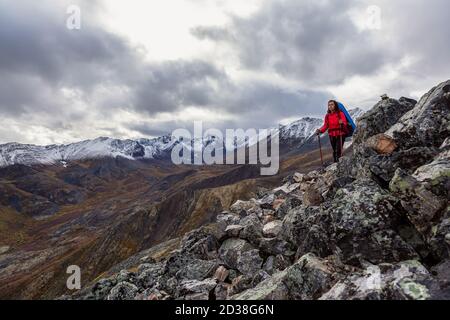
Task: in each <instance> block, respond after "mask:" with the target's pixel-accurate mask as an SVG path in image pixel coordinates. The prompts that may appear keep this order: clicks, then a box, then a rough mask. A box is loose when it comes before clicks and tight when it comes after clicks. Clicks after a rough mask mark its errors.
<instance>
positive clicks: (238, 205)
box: [230, 200, 257, 216]
mask: <svg viewBox="0 0 450 320" xmlns="http://www.w3.org/2000/svg"><path fill="white" fill-rule="evenodd" d="M255 206H257V204H256V202H255V201H254V200H250V201H242V200H238V201H236V202H235V203H234V204H233V205H231V207H230V211H231V212H232V213H234V214H237V215H240V216H245V215H246V212H247V211H248V210H250V209H252V208H254V207H255Z"/></svg>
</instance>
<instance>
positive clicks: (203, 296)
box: [177, 279, 217, 300]
mask: <svg viewBox="0 0 450 320" xmlns="http://www.w3.org/2000/svg"><path fill="white" fill-rule="evenodd" d="M216 285H217V282H216V280H214V279H205V280H203V281H198V280H185V281H182V282H181V283H180V286H179V288H178V290H177V296H178V297H184V298H185V299H186V300H208V299H209V296H210V294H211V291H213V290H214V289H215V287H216Z"/></svg>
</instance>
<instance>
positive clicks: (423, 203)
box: [389, 169, 450, 234]
mask: <svg viewBox="0 0 450 320" xmlns="http://www.w3.org/2000/svg"><path fill="white" fill-rule="evenodd" d="M449 179H450V178H449ZM389 188H390V190H391V191H392V192H394V193H395V194H397V195H398V196H399V197H400V198H401V200H402V205H403V208H404V209H405V210H406V211H407V212H408V218H409V219H410V220H411V222H412V223H413V224H414V225H415V226H416V228H417V230H419V231H420V232H422V233H423V234H426V233H427V231H428V230H429V228H430V227H431V225H432V224H431V221H433V220H434V219H435V218H436V215H438V214H440V213H441V212H442V210H444V209H445V208H446V207H447V204H448V201H447V195H445V196H439V195H436V194H435V193H433V191H432V188H431V186H430V185H428V184H427V183H421V182H419V181H418V180H416V179H415V178H414V177H413V176H410V175H408V174H407V173H406V172H404V171H403V170H401V169H398V170H397V171H396V173H395V176H394V178H393V179H392V181H391V183H390V185H389Z"/></svg>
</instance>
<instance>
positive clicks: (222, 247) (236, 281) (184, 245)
mask: <svg viewBox="0 0 450 320" xmlns="http://www.w3.org/2000/svg"><path fill="white" fill-rule="evenodd" d="M449 92H450V81H447V82H445V83H443V84H440V85H438V86H437V87H436V88H433V89H432V90H431V91H430V92H429V93H427V94H426V95H425V96H424V97H423V98H422V99H421V100H420V101H419V103H416V102H415V101H413V100H410V99H406V98H401V99H400V100H398V101H397V100H394V99H385V100H383V101H381V102H379V103H378V104H377V105H376V106H375V107H374V108H373V109H372V110H371V111H369V112H368V113H367V114H366V115H364V116H363V117H362V118H361V120H360V124H359V129H358V132H357V133H356V135H355V139H354V146H353V152H352V153H351V154H349V155H348V156H346V157H344V158H343V159H341V161H340V163H339V164H337V165H336V164H335V165H333V166H330V167H328V168H326V169H322V170H319V171H312V172H309V173H308V174H298V173H297V174H295V175H293V176H291V177H288V178H287V179H285V184H284V185H282V186H280V187H278V188H276V189H274V190H268V191H264V192H259V193H258V198H257V199H252V200H250V201H238V202H236V203H235V204H233V205H232V206H231V207H230V211H229V212H223V213H222V214H220V215H218V216H217V221H216V222H215V223H213V224H212V226H214V227H211V226H208V227H202V228H200V229H198V230H195V231H193V232H191V233H190V234H188V235H186V236H185V237H184V238H183V240H182V241H181V245H180V248H179V249H178V250H175V251H173V252H171V253H170V255H169V257H168V258H164V259H161V261H153V262H152V263H146V264H142V265H140V266H139V267H138V268H137V271H134V272H127V271H123V272H120V273H119V274H116V275H113V276H112V277H110V278H107V279H102V280H100V281H99V282H97V283H95V284H93V285H92V286H91V287H89V288H87V289H85V290H83V291H82V292H80V293H78V294H76V295H75V296H74V297H73V298H82V299H233V300H244V299H256V300H259V299H300V300H312V299H321V300H327V299H400V300H410V299H417V300H421V299H450V272H449V270H450V255H449V252H450V214H449V213H450V209H449V208H450V206H449V199H450V197H449V190H450V143H449V134H448V130H449V121H448V120H449V115H450V112H449V111H450V99H449V97H450V94H449ZM212 230H215V231H214V232H213V231H212Z"/></svg>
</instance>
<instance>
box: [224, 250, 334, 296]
mask: <svg viewBox="0 0 450 320" xmlns="http://www.w3.org/2000/svg"><path fill="white" fill-rule="evenodd" d="M334 272H335V270H334V267H332V266H331V265H330V264H329V263H328V262H327V261H324V260H322V259H320V258H317V257H315V256H314V255H306V256H304V257H302V258H301V259H300V260H299V261H298V262H297V263H295V264H294V265H292V266H291V267H289V268H288V269H286V270H284V271H281V272H278V273H276V274H274V275H273V276H272V277H270V278H268V279H266V280H264V281H262V282H261V283H259V284H258V285H257V286H256V287H254V288H252V289H248V290H246V291H244V292H242V293H240V294H238V295H235V296H233V297H232V299H233V300H286V299H301V300H311V299H315V298H318V297H320V296H321V295H322V294H323V293H325V292H326V291H328V290H329V289H330V288H331V287H332V285H333V284H334V283H335V282H336V280H335V279H334V277H333V273H334Z"/></svg>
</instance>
